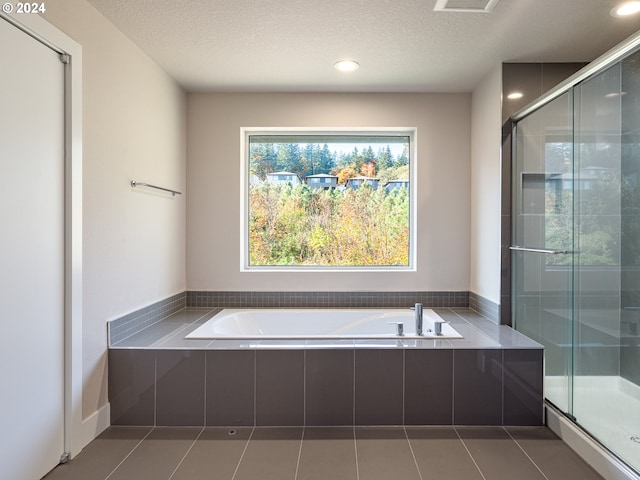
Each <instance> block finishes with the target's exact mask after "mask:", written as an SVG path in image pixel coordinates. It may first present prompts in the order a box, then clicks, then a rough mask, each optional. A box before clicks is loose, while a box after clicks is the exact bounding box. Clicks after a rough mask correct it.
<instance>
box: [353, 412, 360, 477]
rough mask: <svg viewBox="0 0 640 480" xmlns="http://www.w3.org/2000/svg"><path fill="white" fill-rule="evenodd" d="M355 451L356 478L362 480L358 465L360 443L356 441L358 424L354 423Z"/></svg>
mask: <svg viewBox="0 0 640 480" xmlns="http://www.w3.org/2000/svg"><path fill="white" fill-rule="evenodd" d="M353 453H354V457H355V459H356V480H360V468H359V467H358V443H357V441H356V426H355V424H354V425H353Z"/></svg>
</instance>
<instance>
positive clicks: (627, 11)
mask: <svg viewBox="0 0 640 480" xmlns="http://www.w3.org/2000/svg"><path fill="white" fill-rule="evenodd" d="M638 12H640V1H634V2H623V3H621V4H620V5H618V6H616V7H614V9H613V10H611V15H612V16H614V17H626V16H628V15H633V14H635V13H638Z"/></svg>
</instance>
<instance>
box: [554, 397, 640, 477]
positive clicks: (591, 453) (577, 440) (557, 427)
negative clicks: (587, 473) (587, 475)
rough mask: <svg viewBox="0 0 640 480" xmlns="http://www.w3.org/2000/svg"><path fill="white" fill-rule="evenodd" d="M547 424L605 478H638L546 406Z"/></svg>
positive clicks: (569, 422)
mask: <svg viewBox="0 0 640 480" xmlns="http://www.w3.org/2000/svg"><path fill="white" fill-rule="evenodd" d="M545 410H546V417H547V426H548V427H549V428H550V429H551V431H553V433H555V434H556V435H558V436H559V437H560V438H561V439H562V440H563V441H564V442H565V443H566V444H567V445H569V447H571V448H572V449H573V450H574V451H575V452H576V453H577V454H578V455H580V456H581V457H582V458H583V459H584V461H585V462H587V463H588V464H589V465H591V467H592V468H593V469H594V470H595V471H596V472H598V473H599V474H600V475H601V476H602V477H604V478H605V480H640V477H639V476H638V475H636V474H635V473H634V472H633V471H632V470H631V469H630V468H629V467H628V466H626V465H625V464H624V463H623V462H621V461H620V460H619V459H618V458H616V457H615V456H614V455H612V454H611V453H610V452H609V451H607V450H606V449H605V448H603V447H602V446H601V445H600V444H598V443H597V442H596V441H594V440H593V439H592V438H591V437H589V435H587V434H586V433H584V432H583V431H582V430H581V429H580V428H579V427H578V426H577V425H575V424H574V423H573V422H571V421H570V420H569V419H567V418H566V417H565V416H564V415H562V414H561V413H560V412H558V411H557V410H555V409H554V408H551V407H549V406H547V407H546V408H545Z"/></svg>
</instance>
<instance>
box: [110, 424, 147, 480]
mask: <svg viewBox="0 0 640 480" xmlns="http://www.w3.org/2000/svg"><path fill="white" fill-rule="evenodd" d="M154 430H155V427H151V428H150V429H149V431H148V432H147V434H146V435H145V436H144V437H143V438H142V440H140V441H139V442H138V443H136V446H135V447H133V448H132V449H131V451H130V452H129V453H127V455H126V456H125V457H124V458H123V459H122V461H121V462H120V463H119V464H118V465H116V468H114V469H113V470H111V473H110V474H109V475H107V476H106V477H104V480H109V477H110V476H111V475H113V474H114V473H116V470H118V469H119V468H120V467H121V466H122V464H123V463H124V462H126V461H127V458H129V457H130V456H131V455H132V454H133V452H135V451H136V449H137V448H138V447H139V446H140V444H141V443H142V442H144V441H145V440H146V439H147V437H149V435H151V432H153V431H154Z"/></svg>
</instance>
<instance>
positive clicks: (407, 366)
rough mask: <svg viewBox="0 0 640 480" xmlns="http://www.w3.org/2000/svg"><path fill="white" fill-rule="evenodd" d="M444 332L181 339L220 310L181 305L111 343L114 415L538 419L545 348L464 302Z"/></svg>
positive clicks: (465, 421) (219, 422)
mask: <svg viewBox="0 0 640 480" xmlns="http://www.w3.org/2000/svg"><path fill="white" fill-rule="evenodd" d="M435 310H436V311H437V312H438V313H439V314H440V315H441V316H442V317H443V318H444V319H446V320H447V321H449V322H451V323H452V324H453V326H454V327H455V328H456V329H457V330H458V331H459V332H460V333H461V334H462V335H463V336H464V338H462V339H451V340H445V339H443V340H417V341H416V340H409V339H404V340H396V339H389V340H355V341H354V340H338V341H325V340H322V341H300V342H296V341H293V342H294V343H292V341H278V340H271V341H264V340H263V341H238V340H185V339H184V336H185V335H187V334H188V333H189V332H190V331H192V330H193V329H195V328H196V327H197V326H199V325H201V324H202V323H203V322H205V321H206V320H208V319H209V318H211V317H212V316H213V315H215V314H216V313H217V312H218V311H219V309H199V308H187V309H184V310H182V311H180V312H177V313H175V314H173V315H171V316H170V317H168V318H167V319H166V320H163V321H161V322H159V323H156V324H155V325H153V326H151V327H148V328H147V329H145V330H143V331H141V332H139V333H137V334H135V335H132V336H131V337H129V338H126V339H123V340H120V341H119V342H117V343H115V344H114V345H111V347H110V349H109V401H110V404H111V423H112V425H122V426H124V425H129V426H176V427H177V426H181V427H187V426H195V427H203V426H244V427H253V426H264V427H268V426H271V427H285V426H291V427H294V426H297V427H302V426H307V427H311V426H373V425H378V426H384V425H386V426H390V425H407V426H408V425H485V426H486V425H494V426H501V425H521V426H524V425H526V426H532V425H542V423H543V393H542V382H543V373H542V372H543V370H542V369H543V349H542V347H541V346H540V345H539V344H537V343H535V342H533V341H532V340H530V339H528V338H527V337H525V336H524V335H522V334H520V333H518V332H516V331H514V330H512V329H511V328H509V327H506V326H499V325H496V324H495V323H493V322H491V321H489V320H487V319H485V318H483V317H482V316H480V315H479V314H477V313H475V312H473V311H471V310H469V309H462V308H436V309H435Z"/></svg>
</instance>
